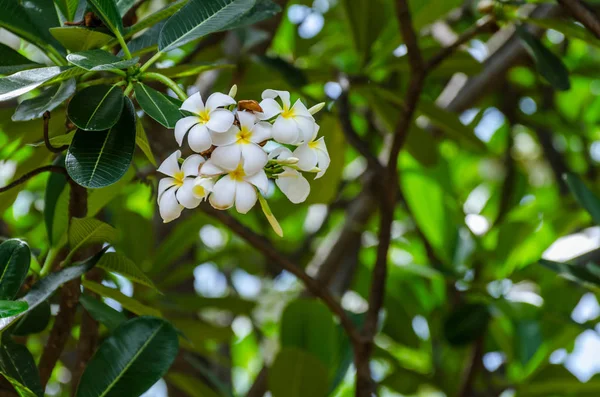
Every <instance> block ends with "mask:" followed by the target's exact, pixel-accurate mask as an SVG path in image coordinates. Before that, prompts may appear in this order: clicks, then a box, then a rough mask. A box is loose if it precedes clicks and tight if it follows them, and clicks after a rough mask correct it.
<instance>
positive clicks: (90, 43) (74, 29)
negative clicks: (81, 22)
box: [50, 26, 114, 52]
mask: <svg viewBox="0 0 600 397" xmlns="http://www.w3.org/2000/svg"><path fill="white" fill-rule="evenodd" d="M50 34H52V36H54V38H55V39H56V40H58V41H59V42H60V43H61V44H62V45H63V47H65V48H66V49H67V50H69V51H73V52H79V51H86V50H93V49H96V48H100V47H102V46H104V45H106V44H108V43H109V42H111V41H112V40H113V39H114V37H113V36H111V35H109V34H106V33H103V32H101V31H99V30H94V29H89V28H83V27H79V26H66V27H59V28H52V29H50Z"/></svg>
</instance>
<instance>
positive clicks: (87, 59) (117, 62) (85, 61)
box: [67, 49, 140, 72]
mask: <svg viewBox="0 0 600 397" xmlns="http://www.w3.org/2000/svg"><path fill="white" fill-rule="evenodd" d="M139 60H140V59H139V58H137V57H136V58H132V59H122V58H119V57H117V56H114V55H113V54H111V53H109V52H107V51H104V50H99V49H98V50H87V51H82V52H74V53H71V54H69V55H67V61H69V62H70V63H72V64H73V65H76V66H79V67H80V68H83V69H85V70H93V71H96V72H100V71H104V70H112V69H127V68H128V67H130V66H133V65H135V64H136V63H138V61H139Z"/></svg>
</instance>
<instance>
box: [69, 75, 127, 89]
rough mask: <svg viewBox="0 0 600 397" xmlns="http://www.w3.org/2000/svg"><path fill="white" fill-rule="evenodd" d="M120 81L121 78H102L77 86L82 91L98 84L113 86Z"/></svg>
mask: <svg viewBox="0 0 600 397" xmlns="http://www.w3.org/2000/svg"><path fill="white" fill-rule="evenodd" d="M119 80H121V78H120V77H102V78H100V79H96V80H90V81H86V82H83V83H79V84H77V88H78V89H82V88H86V87H91V86H93V85H98V84H113V83H116V82H118V81H119Z"/></svg>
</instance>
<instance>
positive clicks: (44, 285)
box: [0, 248, 107, 331]
mask: <svg viewBox="0 0 600 397" xmlns="http://www.w3.org/2000/svg"><path fill="white" fill-rule="evenodd" d="M106 249H107V248H105V249H103V250H102V251H100V252H98V253H97V254H96V255H94V256H92V257H91V258H89V259H87V260H86V261H85V262H83V263H81V264H79V265H73V266H70V267H67V268H64V269H62V270H60V271H58V272H56V273H50V274H49V275H48V276H46V277H44V278H42V279H41V280H39V281H38V282H37V283H35V284H34V285H33V287H31V289H30V290H29V292H28V293H27V294H26V295H25V296H24V297H22V298H20V299H19V301H24V302H26V303H27V304H28V305H29V309H27V310H26V311H24V312H23V313H20V314H18V315H16V316H12V317H8V318H4V319H0V331H3V330H5V329H6V328H8V327H9V326H10V325H11V324H12V323H14V322H15V321H17V320H18V319H19V318H21V317H23V316H24V315H25V314H27V313H29V312H30V311H32V310H33V309H35V308H36V307H37V306H38V305H40V304H42V303H43V302H44V301H45V300H46V299H48V298H49V297H50V296H51V295H52V294H53V293H54V291H56V290H57V289H58V288H59V287H60V286H61V285H63V284H64V283H66V282H67V281H71V280H73V279H75V278H77V277H81V275H82V274H84V273H85V272H87V271H88V270H90V269H91V268H92V267H94V265H96V263H98V261H99V260H100V258H101V257H102V255H104V252H105V251H106Z"/></svg>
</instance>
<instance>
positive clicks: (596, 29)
mask: <svg viewBox="0 0 600 397" xmlns="http://www.w3.org/2000/svg"><path fill="white" fill-rule="evenodd" d="M558 3H559V4H560V5H561V6H563V7H564V8H565V9H566V10H567V11H569V13H571V15H572V16H573V17H574V18H575V19H577V20H578V21H579V22H581V23H582V24H583V26H585V27H586V28H587V29H588V30H589V31H590V32H592V33H593V34H594V35H595V36H596V37H597V38H599V39H600V20H599V19H598V16H597V15H596V14H595V13H594V12H593V11H592V10H591V9H589V8H588V6H587V5H586V4H585V3H584V2H583V1H580V0H558Z"/></svg>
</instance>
